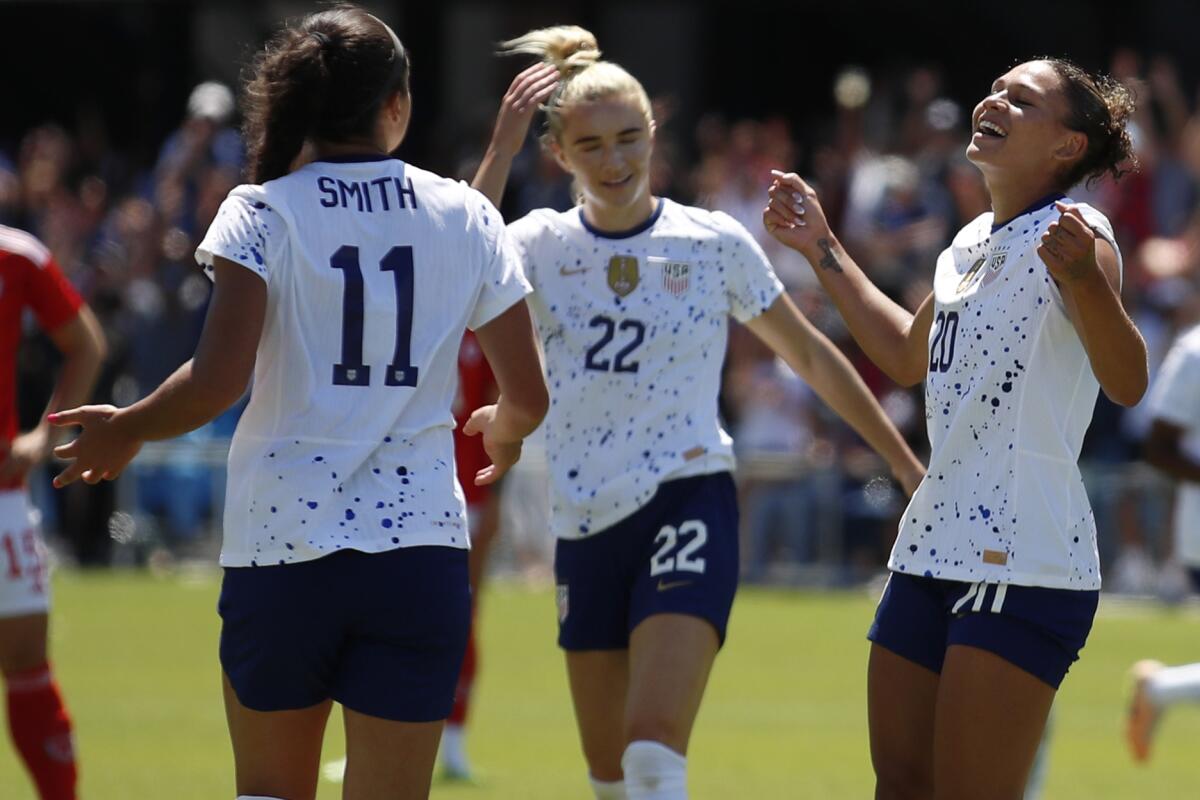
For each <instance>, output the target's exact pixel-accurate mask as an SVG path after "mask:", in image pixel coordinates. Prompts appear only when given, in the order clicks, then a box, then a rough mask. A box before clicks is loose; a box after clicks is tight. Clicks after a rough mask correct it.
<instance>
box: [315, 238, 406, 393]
mask: <svg viewBox="0 0 1200 800" xmlns="http://www.w3.org/2000/svg"><path fill="white" fill-rule="evenodd" d="M329 266H331V267H333V268H334V269H340V270H341V271H342V273H343V276H344V277H345V281H346V282H345V288H344V289H343V291H342V360H341V361H339V362H338V363H337V364H334V365H333V382H334V384H335V385H337V386H370V385H371V368H370V367H369V366H367V365H366V364H364V363H363V276H362V268H361V267H360V266H359V263H358V248H357V247H354V246H352V245H348V244H344V245H342V246H341V247H339V248H338V249H337V251H336V252H335V253H334V254H333V255H332V256H330V258H329ZM379 269H380V270H381V271H383V272H390V273H392V277H393V278H394V280H395V284H396V351H395V354H394V355H393V356H392V363H391V364H388V366H387V374H386V375H385V376H384V379H383V382H384V384H385V385H387V386H416V385H417V368H416V367H414V366H413V365H412V364H411V363H410V361H411V355H410V349H411V345H412V321H413V249H412V247H411V246H409V245H397V246H396V247H393V248H392V249H391V250H388V251H387V255H385V256H384V257H383V259H382V260H380V262H379Z"/></svg>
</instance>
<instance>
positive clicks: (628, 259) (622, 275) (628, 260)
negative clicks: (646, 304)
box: [608, 256, 638, 297]
mask: <svg viewBox="0 0 1200 800" xmlns="http://www.w3.org/2000/svg"><path fill="white" fill-rule="evenodd" d="M637 285H638V260H637V257H636V256H613V257H612V258H610V259H609V260H608V288H610V289H612V290H613V291H614V292H616V293H617V294H618V295H620V296H621V297H624V296H625V295H627V294H629V293H630V292H632V291H633V290H634V289H636V288H637Z"/></svg>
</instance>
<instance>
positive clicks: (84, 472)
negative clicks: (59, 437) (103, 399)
mask: <svg viewBox="0 0 1200 800" xmlns="http://www.w3.org/2000/svg"><path fill="white" fill-rule="evenodd" d="M117 410H118V409H117V408H116V407H115V406H80V407H79V408H72V409H71V410H69V411H59V412H58V413H57V414H51V415H50V416H48V417H47V418H46V419H47V420H49V422H50V424H51V425H56V426H58V427H69V426H74V425H78V426H79V427H81V428H83V430H82V431H81V432H80V434H79V436H78V437H76V439H75V441H73V442H68V443H67V444H64V445H60V446H58V447H56V448H54V455H56V456H58V457H59V458H61V459H62V460H64V461H66V462H68V463H67V468H66V469H64V470H63V471H62V472H60V473H59V474H58V476H57V477H55V479H54V486H55V488H58V489H61V488H62V487H64V486H66V485H67V484H69V483H74V482H75V481H76V480H79V479H80V478H82V479H83V482H84V483H99V482H100V481H103V480H109V481H110V480H112V479H114V478H116V477H117V476H118V475H120V474H121V470H123V469H125V467H126V466H127V465H128V464H129V462H130V461H132V460H133V457H134V456H136V455H137V453H138V450H141V449H142V440H141V439H138V438H137V437H135V436H131V435H130V434H129V433H127V432H126V431H125V430H124V428H123V427H121V426H120V425H119V424H118V423H117V421H116V420H115V419H114V415H115V414H116V413H117Z"/></svg>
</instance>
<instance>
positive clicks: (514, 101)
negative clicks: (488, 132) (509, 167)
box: [492, 63, 558, 156]
mask: <svg viewBox="0 0 1200 800" xmlns="http://www.w3.org/2000/svg"><path fill="white" fill-rule="evenodd" d="M557 85H558V69H557V68H555V67H554V66H553V65H551V64H546V63H539V64H534V65H533V66H532V67H529V68H528V69H525V70H524V71H522V72H521V73H520V74H518V75H517V77H515V78H513V82H512V84H510V85H509V87H508V92H506V93H505V95H504V99H503V100H501V101H500V111H499V113H497V115H496V127H495V129H494V130H493V131H492V148H493V149H495V150H498V151H500V152H502V153H506V154H508V155H510V156H515V155H516V154H517V153H518V152H520V150H521V147H522V145H524V144H525V136H526V134H528V133H529V124H530V122H531V121H532V120H533V115H534V113H536V112H537V110H538V107H539V106H540V105H541V104H542V103H544V102H545V101H546V98H548V97H550V95H551V94H552V93H553V92H554V87H556V86H557Z"/></svg>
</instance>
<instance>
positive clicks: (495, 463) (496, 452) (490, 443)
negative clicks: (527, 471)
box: [463, 404, 521, 486]
mask: <svg viewBox="0 0 1200 800" xmlns="http://www.w3.org/2000/svg"><path fill="white" fill-rule="evenodd" d="M496 409H497V406H496V405H495V404H493V405H490V406H480V407H479V408H477V409H475V411H473V412H472V413H471V417H470V419H468V420H467V422H466V424H465V425H463V433H465V434H466V435H467V436H475V435H476V434H483V449H484V452H486V453H487V454H488V458H490V459H491V460H492V463H491V464H489V465H487V466H486V467H484V468H483V469H481V470H479V471H478V472H476V473H475V485H476V486H487V485H488V484H490V483H495V482H496V481H498V480H500V478H502V477H504V473H506V472H508V470H509V468H510V467H512V465H513V464H515V463H517V461H518V460H519V459H520V458H521V440H520V439H518V440H516V441H515V442H513V441H502V440H500V439H498V438H496V436H495V435H494V433H495V428H496V424H495V423H496Z"/></svg>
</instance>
